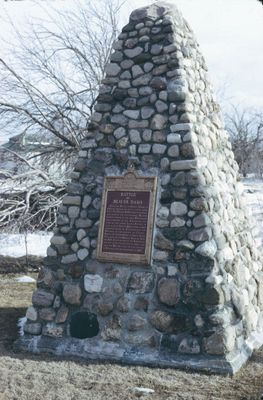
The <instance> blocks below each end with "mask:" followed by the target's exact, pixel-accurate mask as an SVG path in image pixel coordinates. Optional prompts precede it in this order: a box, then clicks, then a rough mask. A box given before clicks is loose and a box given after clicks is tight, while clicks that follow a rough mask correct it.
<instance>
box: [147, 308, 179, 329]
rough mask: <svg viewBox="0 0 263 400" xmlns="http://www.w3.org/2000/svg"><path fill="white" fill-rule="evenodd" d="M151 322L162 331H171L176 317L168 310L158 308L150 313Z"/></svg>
mask: <svg viewBox="0 0 263 400" xmlns="http://www.w3.org/2000/svg"><path fill="white" fill-rule="evenodd" d="M149 320H150V323H151V324H152V325H153V326H154V328H156V329H157V330H158V331H160V332H171V331H172V327H173V322H174V318H173V315H172V314H169V313H168V312H166V311H161V310H157V311H154V312H153V313H152V314H151V315H150V318H149Z"/></svg>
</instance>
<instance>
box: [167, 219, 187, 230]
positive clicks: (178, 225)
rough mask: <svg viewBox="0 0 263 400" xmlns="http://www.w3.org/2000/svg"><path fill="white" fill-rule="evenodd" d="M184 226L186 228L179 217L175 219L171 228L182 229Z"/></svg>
mask: <svg viewBox="0 0 263 400" xmlns="http://www.w3.org/2000/svg"><path fill="white" fill-rule="evenodd" d="M182 226H185V221H184V220H183V219H182V218H179V217H176V218H174V219H173V220H172V221H171V223H170V227H171V228H181V227H182Z"/></svg>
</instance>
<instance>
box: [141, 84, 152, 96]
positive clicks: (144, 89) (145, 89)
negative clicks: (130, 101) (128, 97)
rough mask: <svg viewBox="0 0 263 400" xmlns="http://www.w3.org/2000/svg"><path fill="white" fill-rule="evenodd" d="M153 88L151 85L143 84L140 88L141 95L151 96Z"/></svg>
mask: <svg viewBox="0 0 263 400" xmlns="http://www.w3.org/2000/svg"><path fill="white" fill-rule="evenodd" d="M152 92H153V90H152V88H150V86H142V87H140V89H139V95H140V96H150V95H151V94H152Z"/></svg>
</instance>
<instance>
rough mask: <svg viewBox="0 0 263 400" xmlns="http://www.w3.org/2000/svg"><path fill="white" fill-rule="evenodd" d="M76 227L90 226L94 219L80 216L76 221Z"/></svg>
mask: <svg viewBox="0 0 263 400" xmlns="http://www.w3.org/2000/svg"><path fill="white" fill-rule="evenodd" d="M75 226H76V228H77V229H78V228H90V227H91V226H92V221H91V220H90V219H89V218H85V219H84V218H79V219H77V220H76V221H75Z"/></svg>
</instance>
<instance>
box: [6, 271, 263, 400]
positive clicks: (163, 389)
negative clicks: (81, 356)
mask: <svg viewBox="0 0 263 400" xmlns="http://www.w3.org/2000/svg"><path fill="white" fill-rule="evenodd" d="M33 288H34V285H32V284H21V283H16V282H14V280H13V276H10V275H9V276H5V277H3V276H0V400H62V399H63V400H82V399H83V400H84V399H85V400H105V399H106V400H126V399H136V398H137V397H136V394H134V393H132V392H131V389H132V388H134V387H135V386H141V387H148V388H152V389H154V390H155V393H154V394H153V395H149V396H142V398H146V397H148V398H150V399H152V400H172V399H173V400H174V399H183V400H210V399H212V400H217V399H218V400H219V399H220V400H222V399H223V400H228V399H231V400H241V399H242V400H260V399H261V393H262V392H263V350H261V351H258V352H257V353H256V354H255V355H254V356H253V358H252V359H251V361H250V362H249V363H248V364H247V365H246V367H244V368H243V369H242V370H241V371H240V372H239V373H238V374H237V375H236V376H235V377H233V378H232V377H224V376H215V375H211V376H209V375H204V374H196V373H187V372H183V371H178V370H173V369H157V368H156V369H153V368H143V367H130V366H119V365H112V364H107V363H100V364H90V363H85V362H78V361H76V360H61V359H57V358H55V357H54V356H45V355H41V356H33V355H30V354H15V353H13V351H12V343H13V341H14V340H15V338H16V337H17V328H16V321H17V318H18V317H20V316H23V315H24V313H25V308H26V307H27V305H28V304H30V302H31V293H32V291H33Z"/></svg>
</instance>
